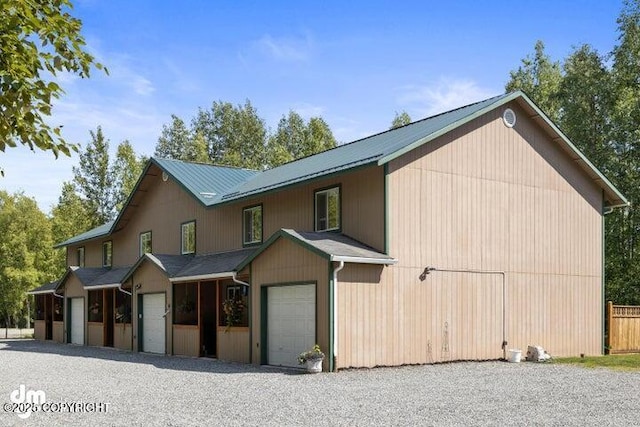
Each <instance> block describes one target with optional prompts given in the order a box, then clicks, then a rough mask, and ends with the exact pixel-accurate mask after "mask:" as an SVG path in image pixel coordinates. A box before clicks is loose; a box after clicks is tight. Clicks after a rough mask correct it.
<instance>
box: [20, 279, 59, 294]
mask: <svg viewBox="0 0 640 427" xmlns="http://www.w3.org/2000/svg"><path fill="white" fill-rule="evenodd" d="M57 286H58V282H57V281H56V282H49V283H45V284H44V285H40V286H38V287H37V288H35V289H32V290H30V291H29V292H27V293H28V294H30V295H36V294H50V293H53V292H54V291H55V290H56V287H57Z"/></svg>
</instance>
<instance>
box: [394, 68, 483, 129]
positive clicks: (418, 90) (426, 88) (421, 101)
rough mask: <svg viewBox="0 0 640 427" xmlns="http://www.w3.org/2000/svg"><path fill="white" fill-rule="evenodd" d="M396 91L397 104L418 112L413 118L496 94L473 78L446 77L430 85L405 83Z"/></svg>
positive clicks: (426, 115)
mask: <svg viewBox="0 0 640 427" xmlns="http://www.w3.org/2000/svg"><path fill="white" fill-rule="evenodd" d="M398 92H400V94H399V95H398V97H397V102H398V104H399V105H400V106H402V107H406V108H407V109H410V110H411V112H416V113H418V114H419V116H420V117H413V116H412V118H414V119H418V118H422V117H428V116H432V115H434V114H438V113H442V112H444V111H449V110H452V109H455V108H458V107H462V106H464V105H467V104H471V103H473V102H477V101H481V100H483V99H486V98H489V97H491V96H493V95H496V93H495V92H494V91H493V90H491V89H488V88H483V87H480V86H479V85H478V84H477V83H476V82H474V81H473V80H468V79H448V78H443V79H440V81H438V82H437V83H435V84H431V85H406V86H403V87H400V88H399V89H398ZM411 112H410V113H411Z"/></svg>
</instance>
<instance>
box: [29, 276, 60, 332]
mask: <svg viewBox="0 0 640 427" xmlns="http://www.w3.org/2000/svg"><path fill="white" fill-rule="evenodd" d="M57 284H58V283H57V282H49V283H46V284H44V285H42V286H40V287H38V288H36V289H34V290H32V291H30V292H29V294H30V295H33V296H34V302H35V304H34V315H33V318H34V325H33V329H34V338H35V339H38V340H50V341H55V342H59V343H62V342H64V296H62V295H59V294H56V293H55V290H56V286H57Z"/></svg>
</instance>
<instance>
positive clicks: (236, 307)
mask: <svg viewBox="0 0 640 427" xmlns="http://www.w3.org/2000/svg"><path fill="white" fill-rule="evenodd" d="M218 289H219V292H220V294H219V295H218V298H219V301H220V307H219V308H218V310H219V313H220V326H226V327H227V328H230V327H232V326H244V327H246V326H249V310H248V303H249V288H248V287H247V286H244V285H238V284H237V283H235V282H234V281H232V280H224V281H221V282H220V286H219V287H218Z"/></svg>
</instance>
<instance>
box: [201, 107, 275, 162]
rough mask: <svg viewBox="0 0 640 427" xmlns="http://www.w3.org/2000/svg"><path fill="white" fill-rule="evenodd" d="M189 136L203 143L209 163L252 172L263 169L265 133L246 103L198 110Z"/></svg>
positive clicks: (254, 113) (264, 128)
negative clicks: (198, 136) (246, 169)
mask: <svg viewBox="0 0 640 427" xmlns="http://www.w3.org/2000/svg"><path fill="white" fill-rule="evenodd" d="M191 132H192V134H194V135H201V137H202V138H204V140H205V141H206V146H207V151H208V154H209V161H210V162H211V163H214V164H224V165H229V166H238V167H245V168H251V169H262V168H263V167H264V164H265V145H266V138H267V131H266V127H265V124H264V120H262V119H261V118H260V117H259V116H258V112H257V110H256V109H255V108H254V107H253V105H251V102H250V101H249V100H246V101H245V103H244V105H237V106H234V105H233V104H231V103H229V102H223V101H217V102H214V103H213V104H212V106H211V108H210V109H209V110H203V109H199V110H198V113H197V115H196V117H195V118H194V119H193V121H192V123H191Z"/></svg>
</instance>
